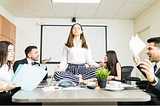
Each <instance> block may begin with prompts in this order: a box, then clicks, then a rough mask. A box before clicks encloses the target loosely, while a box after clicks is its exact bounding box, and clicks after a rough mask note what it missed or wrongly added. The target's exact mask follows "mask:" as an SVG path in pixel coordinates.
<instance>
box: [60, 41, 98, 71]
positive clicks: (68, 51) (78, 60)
mask: <svg viewBox="0 0 160 106" xmlns="http://www.w3.org/2000/svg"><path fill="white" fill-rule="evenodd" d="M86 43H87V45H88V49H86V48H82V47H81V45H82V40H81V41H80V43H79V45H78V47H76V46H75V41H74V40H73V44H74V47H72V48H69V47H67V46H66V45H64V47H63V52H62V60H61V63H60V69H64V67H65V66H66V65H67V63H71V64H83V63H88V64H89V65H91V66H92V67H98V64H97V63H96V62H95V61H93V59H92V53H91V48H90V46H89V44H88V42H86Z"/></svg>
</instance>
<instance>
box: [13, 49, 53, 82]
mask: <svg viewBox="0 0 160 106" xmlns="http://www.w3.org/2000/svg"><path fill="white" fill-rule="evenodd" d="M25 55H26V58H25V59H22V60H18V61H15V63H14V65H13V71H14V72H15V71H16V69H17V67H18V65H19V64H29V65H37V66H40V64H39V63H37V62H35V61H38V57H39V53H38V50H37V47H36V46H28V47H27V48H26V49H25ZM50 60H51V57H50V58H48V59H47V60H45V61H43V62H42V66H44V67H46V66H45V64H46V63H47V62H48V61H50ZM45 70H46V71H47V67H46V69H45ZM47 77H48V74H47V75H46V76H45V77H44V79H43V80H46V79H47Z"/></svg>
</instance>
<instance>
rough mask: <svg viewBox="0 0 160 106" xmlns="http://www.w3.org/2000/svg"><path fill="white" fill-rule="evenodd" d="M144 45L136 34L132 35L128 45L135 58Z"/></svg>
mask: <svg viewBox="0 0 160 106" xmlns="http://www.w3.org/2000/svg"><path fill="white" fill-rule="evenodd" d="M145 46H146V44H145V43H144V42H143V41H142V40H141V39H140V38H139V37H138V35H136V36H135V37H133V36H132V38H131V40H130V43H129V47H130V49H131V52H132V55H133V56H134V58H135V59H136V55H138V54H139V53H140V52H141V51H142V50H143V49H144V48H145Z"/></svg>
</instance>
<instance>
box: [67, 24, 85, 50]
mask: <svg viewBox="0 0 160 106" xmlns="http://www.w3.org/2000/svg"><path fill="white" fill-rule="evenodd" d="M74 25H79V26H80V27H81V30H82V31H83V28H82V26H81V25H80V24H79V23H75V24H73V25H72V27H71V30H70V33H69V36H68V40H67V43H66V44H65V45H66V46H67V47H69V48H72V47H74V45H73V39H74V35H73V34H72V29H73V27H74ZM80 39H81V40H82V45H81V47H82V48H86V49H88V45H87V44H86V39H85V37H84V34H83V32H82V34H81V35H80Z"/></svg>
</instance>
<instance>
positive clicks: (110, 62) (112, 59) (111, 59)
mask: <svg viewBox="0 0 160 106" xmlns="http://www.w3.org/2000/svg"><path fill="white" fill-rule="evenodd" d="M106 54H107V62H106V66H105V68H108V69H109V70H111V74H115V71H114V70H115V68H116V67H115V66H116V63H117V62H118V59H117V55H116V52H115V51H112V50H109V51H107V52H106Z"/></svg>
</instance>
